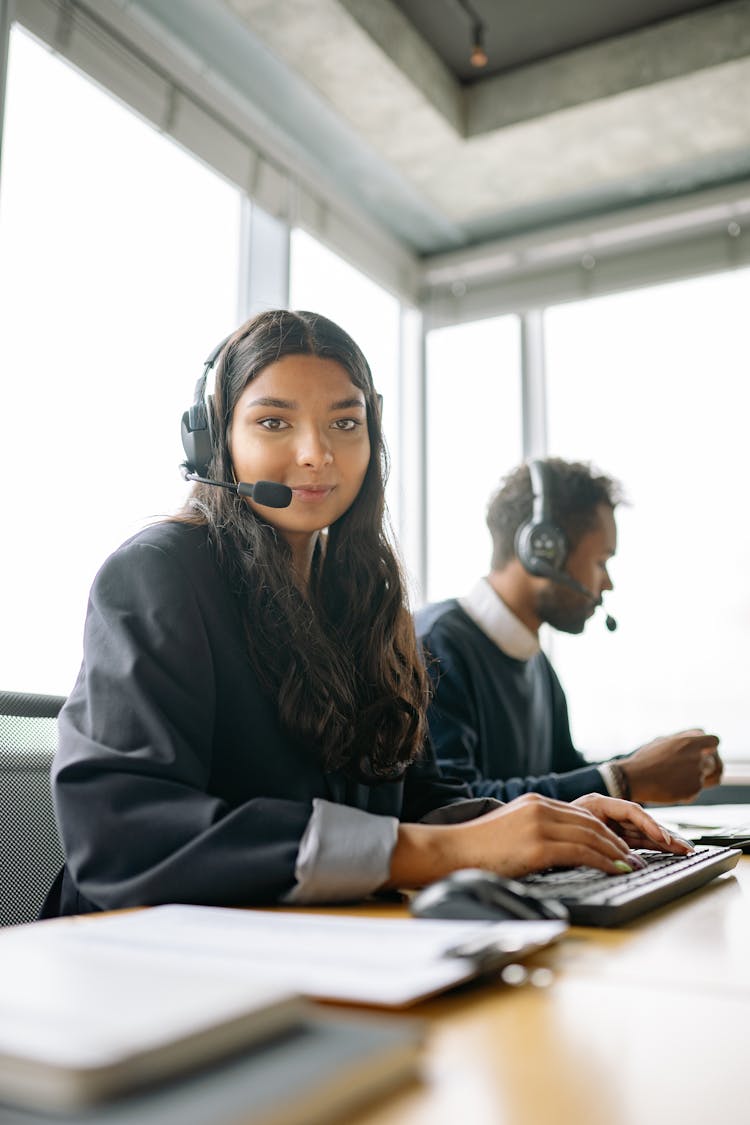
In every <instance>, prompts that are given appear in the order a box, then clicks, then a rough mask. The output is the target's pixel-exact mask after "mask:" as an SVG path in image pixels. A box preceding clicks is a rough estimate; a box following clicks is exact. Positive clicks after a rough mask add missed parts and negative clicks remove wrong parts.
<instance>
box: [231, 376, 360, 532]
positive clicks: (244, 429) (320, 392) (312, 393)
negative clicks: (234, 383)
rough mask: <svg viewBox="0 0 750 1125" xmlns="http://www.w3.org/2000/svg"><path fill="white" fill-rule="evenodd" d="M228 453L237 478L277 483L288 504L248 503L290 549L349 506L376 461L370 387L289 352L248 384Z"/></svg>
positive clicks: (235, 413) (233, 422) (239, 402)
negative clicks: (368, 409) (363, 387)
mask: <svg viewBox="0 0 750 1125" xmlns="http://www.w3.org/2000/svg"><path fill="white" fill-rule="evenodd" d="M228 445H229V454H230V457H231V459H232V465H233V466H234V472H235V476H236V478H237V480H238V481H248V482H250V483H252V484H254V483H255V482H256V481H259V480H271V481H278V482H279V483H280V484H285V485H287V486H288V487H289V488H291V490H292V502H291V504H290V505H289V507H288V508H266V507H264V506H262V505H259V504H256V503H255V502H254V501H253V500H248V501H247V503H248V504H249V505H250V507H251V508H253V509H254V510H255V511H256V512H257V513H258V514H259V515H260V516H262V517H263V519H264V520H265V521H266V523H270V524H271V525H272V526H273V527H275V528H277V529H278V531H279V532H280V533H281V535H283V536H284V538H285V539H286V540H287V542H289V543H290V545H291V546H292V547H294V546H295V545H298V543H299V541H300V540H305V539H309V538H310V537H311V536H314V535H315V534H316V533H317V532H318V531H321V530H322V529H323V528H325V527H328V526H330V524H332V523H334V521H335V520H337V519H339V517H340V516H342V515H343V514H344V512H346V511H347V510H348V508H349V507H351V505H352V503H353V502H354V500H355V499H356V497H357V494H358V493H359V490H360V488H361V486H362V481H363V480H364V477H365V473H366V472H367V466H368V464H369V462H370V439H369V435H368V432H367V417H366V409H365V396H364V392H363V391H361V390H360V389H359V388H358V387H355V385H354V384H353V383H352V381H351V379H350V378H349V373H348V372H347V371H346V369H345V368H344V367H342V366H341V364H340V363H337V362H336V361H335V360H332V359H321V358H320V357H318V356H311V355H288V356H284V357H283V358H282V359H280V360H278V361H277V362H275V363H271V364H269V365H268V367H266V368H264V369H263V371H261V373H260V374H259V375H257V376H256V377H255V378H254V379H253V380H252V381H251V382H250V383H248V384H247V386H246V387H245V389H244V390H243V392H242V394H241V395H240V397H239V399H238V400H237V404H236V406H235V408H234V410H233V412H232V420H231V426H230V429H229V434H228Z"/></svg>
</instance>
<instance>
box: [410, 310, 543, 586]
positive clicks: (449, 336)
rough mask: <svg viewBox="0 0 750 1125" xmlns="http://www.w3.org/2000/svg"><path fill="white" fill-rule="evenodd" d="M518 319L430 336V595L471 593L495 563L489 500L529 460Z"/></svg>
mask: <svg viewBox="0 0 750 1125" xmlns="http://www.w3.org/2000/svg"><path fill="white" fill-rule="evenodd" d="M520 371H521V360H520V336H519V322H518V319H517V318H516V317H514V316H505V317H499V318H497V319H494V320H483V321H478V322H477V323H474V324H462V325H458V326H456V327H450V328H440V329H437V330H435V331H433V332H430V333H429V335H428V337H427V497H428V500H427V559H428V566H427V596H428V600H429V601H438V600H439V599H441V598H448V597H457V596H460V595H462V594H464V593H466V592H467V591H468V590H469V589H470V588H471V587H472V586H473V585H474V583H475V582H476V580H477V579H478V578H480V577H481V576H482V575H483V574H486V573H487V572H488V570H489V568H490V555H491V550H492V543H491V540H490V534H489V532H488V530H487V525H486V523H485V516H486V511H487V502H488V500H489V498H490V495H491V493H492V492H493V491H494V489H495V488H497V486H498V484H499V483H500V479H501V477H503V476H504V474H505V473H507V472H508V471H509V470H510V469H512V468H513V467H514V466H515V465H517V464H518V462H519V461H520V460H521V457H522V454H521V376H520Z"/></svg>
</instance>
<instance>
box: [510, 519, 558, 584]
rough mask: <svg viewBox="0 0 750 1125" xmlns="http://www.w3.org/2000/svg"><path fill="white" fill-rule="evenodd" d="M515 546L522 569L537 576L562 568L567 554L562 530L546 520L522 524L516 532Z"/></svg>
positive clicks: (544, 576) (543, 575)
mask: <svg viewBox="0 0 750 1125" xmlns="http://www.w3.org/2000/svg"><path fill="white" fill-rule="evenodd" d="M515 547H516V555H517V557H518V560H519V562H520V563H521V566H522V567H523V568H524V570H527V571H528V572H529V574H534V575H536V576H537V577H539V578H548V577H549V576H550V572H551V571H560V570H562V569H563V567H564V565H565V559H566V557H567V554H568V544H567V542H566V540H565V536H564V534H563V532H562V531H561V530H560V528H559V527H557V526H556V525H555V524H553V523H550V522H549V521H546V520H545V521H543V522H542V523H535V522H534V521H533V520H530V521H529V522H528V523H524V524H522V525H521V526H520V527H519V529H518V531H517V532H516V541H515Z"/></svg>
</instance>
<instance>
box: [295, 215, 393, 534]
mask: <svg viewBox="0 0 750 1125" xmlns="http://www.w3.org/2000/svg"><path fill="white" fill-rule="evenodd" d="M289 273H290V281H289V304H290V307H291V308H293V309H308V310H309V311H310V312H317V313H321V314H322V315H323V316H327V317H328V318H329V319H330V320H333V321H335V322H336V324H339V325H340V326H341V327H342V328H343V329H344V330H345V331H346V332H348V333H349V335H350V336H351V337H352V338H353V339H354V340H356V342H357V343H358V344H359V346H360V348H361V349H362V351H363V352H364V354H365V357H366V359H367V362H368V363H369V364H370V368H371V370H372V375H373V379H374V380H375V386H376V388H377V390H378V392H379V393H380V394H381V395H382V396H383V431H384V433H385V440H386V444H387V447H388V455H389V457H390V461H391V477H390V482H389V484H388V488H387V490H386V496H387V500H388V508H389V511H390V516H391V520H392V522H393V526H394V528H396V529H397V528H398V521H399V510H398V508H399V504H398V475H399V457H398V445H399V407H398V397H399V324H400V304H399V301H398V300H397V298H396V297H394V296H393V295H392V294H390V293H388V292H386V290H385V289H382V288H381V287H380V286H379V285H377V284H376V283H375V282H374V281H372V280H371V279H370V278H369V277H366V276H365V274H363V273H360V272H359V270H356V269H354V267H353V266H350V265H349V264H348V263H347V262H345V261H343V259H341V258H339V256H338V255H337V254H334V253H333V251H332V250H328V249H327V248H326V247H325V246H323V245H322V244H321V243H320V242H318V241H317V240H316V239H314V238H312V237H311V235H309V234H307V233H306V232H305V231H303V230H299V229H297V230H293V231H292V236H291V246H290V267H289Z"/></svg>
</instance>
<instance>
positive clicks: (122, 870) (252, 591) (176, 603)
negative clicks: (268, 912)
mask: <svg viewBox="0 0 750 1125" xmlns="http://www.w3.org/2000/svg"><path fill="white" fill-rule="evenodd" d="M217 351H219V352H220V354H219V356H218V359H217V361H216V373H215V375H216V378H215V389H214V394H213V397H212V398H211V399H208V400H205V399H204V383H205V379H204V380H203V381H202V382H201V383H199V387H200V391H199V395H198V401H197V402H196V404H195V407H194V408H193V410H192V411H191V412H190V418H191V419H192V420H191V421H189V422H188V424H187V425H186V426H185V427H184V430H185V433H184V440H185V444H186V452H187V453H188V468H189V469H192V470H193V474H192V475H193V479H196V478H202V480H201V479H198V483H196V484H195V485H194V487H193V491H192V494H191V496H190V498H189V500H188V502H187V506H186V508H185V510H184V511H183V512H181V513H180V514H179V515H177V516H176V517H174V518H172V519H169V520H165V521H163V522H161V523H158V524H155V525H153V526H151V527H148V528H147V529H146V530H144V531H142V532H140V533H139V534H137V535H136V536H134V537H133V538H132V539H130V540H128V541H127V542H126V543H125V544H124V545H123V546H122V547H120V548H119V549H118V550H117V551H116V552H115V553H114V554H113V555H112V556H111V557H110V558H109V559H108V560H107V561H106V562H105V564H104V566H103V567H102V569H101V570H100V572H99V574H98V575H97V577H96V579H95V581H94V584H93V587H92V590H91V596H90V602H89V608H88V613H87V618H86V626H85V636H84V658H83V663H82V666H81V670H80V673H79V676H78V679H77V682H76V684H75V686H74V688H73V690H72V692H71V694H70V697H69V699H68V701H67V703H66V705H65V707H64V709H63V711H62V713H61V716H60V722H59V749H58V753H57V756H56V760H55V764H54V768H53V788H54V795H55V802H56V807H57V813H58V820H59V824H60V829H61V833H62V838H63V843H64V848H65V854H66V857H67V864H66V867H65V868H64V869H63V871H62V872H61V874H60V876H59V877H58V880H57V881H56V884H55V886H54V887H53V889H52V891H51V893H50V895H49V897H48V901H47V905H46V908H45V911H44V913H45V914H46V915H48V916H49V915H53V914H59V913H79V912H86V911H91V910H101V909H108V908H113V907H124V906H134V905H142V904H152V903H159V902H169V901H173V902H174V901H177V902H192V903H213V904H227V905H241V904H245V903H271V902H278V901H284V902H296V903H312V902H331V901H338V900H352V899H356V898H361V897H363V896H366V895H367V894H369V893H372V892H374V891H376V890H379V889H387V888H397V887H415V886H420V885H423V884H425V883H428V882H431V881H433V880H434V879H437V878H439V877H441V876H444V875H446V874H448V873H449V872H450V871H453V870H456V869H458V868H462V867H472V866H479V867H484V868H489V869H491V870H494V871H496V872H497V873H499V874H501V875H520V874H523V873H526V872H528V871H531V870H534V869H539V868H543V867H548V866H551V865H575V864H590V865H591V866H594V867H598V868H601V869H602V870H604V871H608V872H612V873H615V872H617V871H618V870H623V866H624V867H625V868H627V867H629V866H632V864H633V863H634V862H637V857H632V855H631V853H630V848H631V847H638V846H649V847H652V848H653V847H656V848H662V849H664V850H670V851H684V850H686V848H685V847H684V846H683V845H682V844H681V843H680V842H679V841H677V840H675V839H673V838H671V837H670V836H668V835H667V834H666V833H665V832H664V830H663V829H662V828H661V827H660V826H658V825H657V824H656V823H655V822H654V821H653V820H652V819H651V818H650V817H649V816H648V815H647V814H646V813H645V812H644V811H643V810H642V809H641V808H640V807H639V806H637V805H632V804H630V803H628V802H624V801H618V800H614V799H612V798H608V797H603V796H599V795H591V796H588V797H583V798H581V799H580V800H579V801H578V802H576V803H574V804H572V805H567V804H563V803H560V802H557V801H554V800H550V799H546V798H543V797H540V796H538V795H536V794H531V795H526V796H524V797H521V798H519V799H518V800H516V801H513V802H511V803H510V804H508V805H499V804H498V802H495V801H486V800H480V801H475V800H468V799H467V797H468V791H467V790H466V789H465V788H464V787H463V785H462V784H460V783H458V782H457V781H454V780H452V779H449V778H446V777H442V776H441V775H440V774H439V772H438V770H437V768H436V766H435V764H434V760H433V757H432V754H431V750H430V747H429V741H428V739H427V734H426V725H425V706H426V701H427V690H428V689H427V681H426V678H425V672H424V669H423V667H422V664H421V661H420V656H419V651H418V648H417V643H416V640H415V637H414V632H413V629H412V624H411V618H410V615H409V613H408V610H407V607H406V604H405V596H404V587H403V582H402V578H401V574H400V571H399V566H398V562H397V560H396V557H395V555H394V552H393V550H392V548H391V546H390V544H389V541H388V538H387V536H386V533H385V531H384V523H383V521H384V460H385V455H384V449H383V441H382V435H381V427H380V411H379V406H378V399H377V395H376V392H375V388H374V386H373V382H372V377H371V374H370V370H369V367H368V365H367V362H366V360H365V358H364V356H363V355H362V353H361V351H360V350H359V348H358V347H357V345H356V344H355V343H354V341H353V340H352V339H351V338H350V337H349V336H348V335H347V334H346V333H345V332H344V331H343V330H342V329H340V328H339V327H338V326H337V325H335V324H333V323H332V322H331V321H329V320H327V319H325V318H324V317H321V316H316V315H314V314H311V313H291V312H286V311H275V312H267V313H262V314H260V315H259V316H257V317H255V318H254V319H252V320H250V321H249V322H248V323H247V324H245V325H243V326H242V327H241V328H240V329H238V330H237V332H235V333H234V335H233V336H232V337H231V338H230V339H229V341H228V342H226V344H225V345H224V346H223V347H222V348H221V349H217ZM212 358H213V357H212ZM211 365H212V361H209V364H208V366H207V370H206V373H205V374H207V373H208V367H209V366H211ZM196 419H197V420H196ZM193 427H194V428H195V429H196V431H197V436H198V437H199V438H200V439H201V442H202V446H201V448H202V453H201V454H200V456H198V455H197V454H196V442H195V440H194V438H195V435H194V434H191V429H192V428H193ZM199 445H200V442H199ZM196 462H198V463H196ZM261 480H268V481H272V482H277V485H278V487H277V488H276V489H274V488H273V487H271V488H270V491H269V488H266V490H265V492H264V491H263V488H262V487H261V488H260V489H253V488H252V487H249V485H252V484H253V483H255V482H258V481H261ZM210 482H211V483H210ZM217 482H218V484H219V487H215V484H216V483H217ZM237 482H241V484H242V485H243V487H238V485H237ZM278 504H286V506H284V507H280V506H271V505H278Z"/></svg>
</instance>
